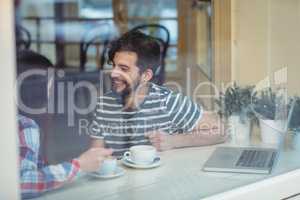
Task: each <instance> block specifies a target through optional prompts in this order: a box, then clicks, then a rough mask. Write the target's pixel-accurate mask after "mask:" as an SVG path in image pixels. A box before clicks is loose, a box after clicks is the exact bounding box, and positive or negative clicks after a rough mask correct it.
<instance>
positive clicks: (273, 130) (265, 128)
mask: <svg viewBox="0 0 300 200" xmlns="http://www.w3.org/2000/svg"><path fill="white" fill-rule="evenodd" d="M259 125H260V132H261V140H262V142H263V143H265V144H270V145H273V146H278V145H280V144H281V141H282V140H283V138H284V132H285V131H284V123H283V121H280V120H276V121H275V120H265V119H260V120H259Z"/></svg>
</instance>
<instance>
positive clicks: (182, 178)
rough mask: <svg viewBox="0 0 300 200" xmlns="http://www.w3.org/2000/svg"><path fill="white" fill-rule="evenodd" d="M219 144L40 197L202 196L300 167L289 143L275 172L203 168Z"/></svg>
mask: <svg viewBox="0 0 300 200" xmlns="http://www.w3.org/2000/svg"><path fill="white" fill-rule="evenodd" d="M223 145H224V144H223ZM217 146H220V145H215V146H206V147H197V148H185V149H176V150H171V151H167V152H162V153H161V154H160V156H161V160H162V165H161V166H160V167H158V168H154V169H147V170H142V169H131V168H127V167H125V166H122V167H124V169H125V171H126V172H125V175H124V176H122V177H119V178H115V179H107V180H104V179H97V178H94V177H91V176H88V175H84V176H82V177H81V178H79V179H78V180H77V181H75V182H73V183H71V184H68V185H66V186H65V187H63V188H61V189H59V190H55V191H52V192H48V193H46V194H44V195H43V196H41V197H39V198H37V200H50V199H51V200H52V199H53V200H54V199H55V200H66V199H72V200H99V199H109V200H116V199H122V200H126V199H128V200H135V199H136V200H140V199H143V200H144V199H146V200H148V199H149V200H150V199H155V200H157V199H163V200H168V199H170V200H171V199H172V200H176V199H180V200H182V199H200V198H203V197H209V196H211V195H215V194H218V193H222V192H225V191H228V190H232V189H235V188H238V187H240V186H244V185H247V184H250V183H254V182H257V181H259V180H262V179H267V178H270V177H273V176H277V175H280V174H282V173H285V172H288V171H291V170H294V169H297V168H300V159H297V157H298V152H296V151H295V150H293V149H291V148H289V147H287V148H284V149H283V150H282V152H281V154H280V157H279V160H278V163H277V165H276V166H275V168H274V170H273V172H272V173H271V175H258V174H238V173H213V172H203V171H202V170H201V168H202V166H203V164H204V163H205V161H206V160H207V159H208V157H209V156H210V154H211V153H212V152H213V150H214V149H215V148H216V147H217ZM295 158H296V159H295Z"/></svg>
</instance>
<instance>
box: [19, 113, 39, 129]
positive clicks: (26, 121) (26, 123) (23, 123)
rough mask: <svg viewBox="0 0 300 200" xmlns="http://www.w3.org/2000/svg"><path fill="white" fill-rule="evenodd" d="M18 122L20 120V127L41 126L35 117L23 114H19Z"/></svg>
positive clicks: (36, 127)
mask: <svg viewBox="0 0 300 200" xmlns="http://www.w3.org/2000/svg"><path fill="white" fill-rule="evenodd" d="M18 122H19V128H20V129H26V128H35V129H38V128H39V127H38V125H37V123H36V122H35V121H34V120H33V119H30V118H28V117H25V116H23V115H18Z"/></svg>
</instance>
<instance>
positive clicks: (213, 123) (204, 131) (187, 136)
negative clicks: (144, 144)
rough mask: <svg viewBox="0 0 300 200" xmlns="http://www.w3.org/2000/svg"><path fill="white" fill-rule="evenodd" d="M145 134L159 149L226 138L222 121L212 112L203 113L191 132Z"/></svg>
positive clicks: (194, 144)
mask: <svg viewBox="0 0 300 200" xmlns="http://www.w3.org/2000/svg"><path fill="white" fill-rule="evenodd" d="M147 136H148V137H149V139H150V142H151V143H152V144H153V145H154V146H155V147H156V148H157V149H158V150H161V151H165V150H169V149H173V148H182V147H192V146H203V145H212V144H218V143H222V142H224V141H225V140H226V138H227V136H226V135H225V131H224V123H223V122H222V121H221V120H220V118H219V117H218V116H217V115H216V114H213V113H204V114H203V116H202V118H201V120H200V121H199V122H198V123H197V124H196V126H195V128H194V129H193V130H192V131H191V132H188V133H183V134H176V135H168V134H166V133H163V132H160V131H156V132H152V133H150V134H147Z"/></svg>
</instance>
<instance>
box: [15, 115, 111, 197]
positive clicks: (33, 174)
mask: <svg viewBox="0 0 300 200" xmlns="http://www.w3.org/2000/svg"><path fill="white" fill-rule="evenodd" d="M18 123H19V131H18V134H19V135H18V136H19V137H18V138H19V153H20V161H19V162H20V183H21V194H22V199H29V198H34V197H37V196H40V195H41V194H42V193H44V192H46V191H49V190H53V189H57V188H60V187H62V186H63V185H64V184H66V183H68V182H71V181H73V180H75V179H76V177H78V176H79V175H80V173H81V172H92V171H96V170H98V169H99V168H100V167H101V163H102V161H103V160H104V159H105V157H106V156H109V155H111V154H112V150H111V149H104V148H91V149H89V150H87V151H86V152H84V153H83V154H81V155H80V156H79V157H78V158H75V159H73V160H71V161H69V162H63V163H60V164H57V165H45V163H44V162H43V159H42V158H41V156H40V154H39V149H40V132H39V127H38V125H37V124H36V123H35V122H34V121H33V120H32V119H29V118H27V117H25V116H22V115H19V116H18Z"/></svg>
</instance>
